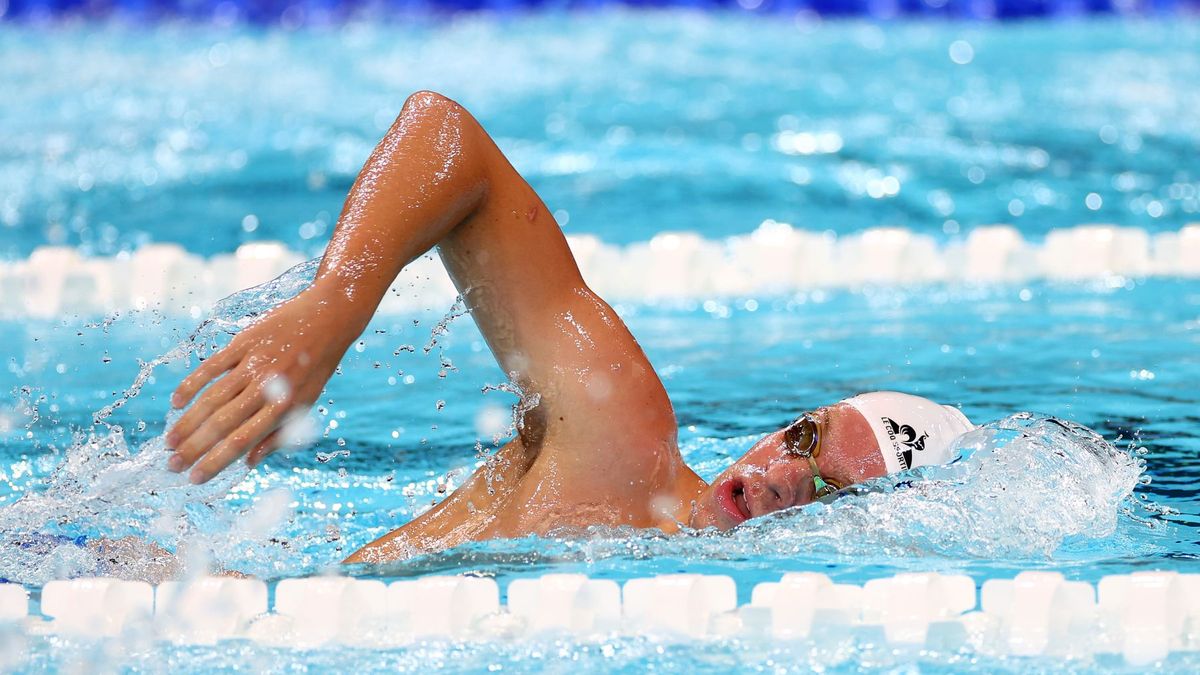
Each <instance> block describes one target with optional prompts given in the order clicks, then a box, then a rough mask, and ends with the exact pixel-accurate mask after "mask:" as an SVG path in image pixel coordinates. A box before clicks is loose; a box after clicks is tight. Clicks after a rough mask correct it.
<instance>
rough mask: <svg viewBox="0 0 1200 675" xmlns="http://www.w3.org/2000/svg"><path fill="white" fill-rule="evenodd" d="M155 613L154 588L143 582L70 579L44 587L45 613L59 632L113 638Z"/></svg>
mask: <svg viewBox="0 0 1200 675" xmlns="http://www.w3.org/2000/svg"><path fill="white" fill-rule="evenodd" d="M153 611H154V588H153V587H152V586H150V584H147V583H145V582H142V581H122V580H120V579H109V578H103V577H99V578H90V579H70V580H63V581H51V582H49V583H47V584H46V585H45V586H44V587H43V588H42V614H45V615H46V616H47V617H49V618H51V619H53V620H54V621H53V623H52V624H51V629H52V630H53V631H55V632H59V633H69V634H73V635H81V636H87V637H112V636H115V635H119V634H121V633H122V632H124V631H125V630H126V629H127V628H129V627H131V626H135V625H140V624H143V623H145V622H147V621H148V620H149V619H150V616H151V614H152V613H153Z"/></svg>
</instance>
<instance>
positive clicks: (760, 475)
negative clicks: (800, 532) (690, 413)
mask: <svg viewBox="0 0 1200 675" xmlns="http://www.w3.org/2000/svg"><path fill="white" fill-rule="evenodd" d="M813 419H814V420H815V421H816V422H817V427H818V430H819V433H820V452H819V454H818V455H817V456H816V463H817V468H818V469H819V472H820V475H821V477H822V478H823V479H825V481H826V482H828V483H830V484H833V485H835V486H836V487H846V486H847V485H851V484H854V483H859V482H862V481H864V480H867V479H869V478H876V477H878V476H882V475H884V474H885V473H887V469H886V467H885V466H884V464H883V457H882V456H881V455H880V454H879V443H878V442H877V441H876V440H875V435H874V433H872V431H871V427H870V426H868V425H867V421H866V420H865V419H864V418H863V416H862V414H861V413H859V412H858V411H857V410H855V409H854V408H852V407H850V406H849V405H847V404H845V403H838V404H836V405H832V406H827V407H825V408H820V409H818V410H816V411H815V412H814V413H813ZM784 431H785V430H784V429H780V430H779V431H775V432H773V433H770V434H767V435H766V436H763V437H762V438H761V439H759V441H758V442H757V443H755V444H754V446H753V447H752V448H750V450H748V451H747V452H746V454H745V455H742V458H741V459H739V460H738V461H736V462H734V464H733V466H730V467H729V468H728V469H726V470H725V471H724V472H723V473H721V475H719V476H717V477H716V479H715V480H713V482H712V485H711V486H710V487H709V488H708V489H707V490H705V491H704V492H702V493H701V494H700V496H699V497H698V498H697V500H696V504H695V507H694V508H693V511H692V519H691V523H690V524H691V526H692V527H695V528H697V529H699V528H704V527H714V526H715V527H717V528H718V529H721V530H728V529H730V528H733V527H736V526H737V525H740V524H742V523H743V522H745V521H746V520H748V519H750V518H756V517H758V516H761V515H765V514H767V513H772V512H774V511H778V510H780V509H786V508H788V507H791V506H798V505H801V504H808V503H809V502H812V501H815V500H816V494H815V493H816V487H815V485H814V484H813V475H812V469H811V468H810V467H809V463H808V460H806V459H803V458H800V457H797V456H796V455H795V453H793V452H789V450H788V444H787V443H786V441H785V433H784Z"/></svg>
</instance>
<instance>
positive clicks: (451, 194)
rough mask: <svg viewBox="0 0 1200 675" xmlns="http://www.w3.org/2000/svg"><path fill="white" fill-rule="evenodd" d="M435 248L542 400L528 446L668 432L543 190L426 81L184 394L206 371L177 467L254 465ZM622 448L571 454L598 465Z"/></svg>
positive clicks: (176, 437) (179, 440)
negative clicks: (336, 209) (284, 287)
mask: <svg viewBox="0 0 1200 675" xmlns="http://www.w3.org/2000/svg"><path fill="white" fill-rule="evenodd" d="M435 245H436V246H438V248H439V251H440V253H441V256H442V259H443V261H444V262H445V264H446V267H447V269H448V271H449V272H450V275H451V277H452V279H453V280H454V283H455V285H456V286H457V287H458V288H459V291H460V292H461V293H462V294H463V296H464V297H465V299H466V302H467V305H468V307H469V308H470V310H471V313H472V315H473V317H474V319H475V321H476V322H477V324H478V325H479V327H480V330H481V331H482V333H483V335H484V337H485V339H486V340H487V342H488V345H489V346H490V347H491V349H492V352H493V353H494V354H495V356H496V358H497V360H498V361H499V362H500V365H501V367H502V368H503V369H504V371H505V372H506V373H509V375H510V376H511V377H513V378H514V379H515V381H516V382H517V384H518V385H520V386H521V387H522V389H523V390H525V391H526V393H536V394H538V395H539V397H540V401H541V402H540V404H539V405H538V406H537V407H536V408H534V410H533V413H531V414H530V415H528V416H527V418H526V425H525V428H522V429H521V430H520V435H521V440H522V442H523V445H524V446H525V447H526V448H537V447H538V446H539V445H541V444H543V443H546V442H549V441H551V440H553V441H555V443H556V444H557V445H558V446H559V447H581V446H582V445H586V444H587V443H588V442H593V444H594V441H595V439H599V438H604V439H606V445H607V444H608V443H611V444H612V447H613V448H620V447H621V446H622V444H623V443H624V445H625V446H626V447H628V446H629V445H630V442H629V441H630V439H641V440H642V441H644V439H645V438H646V437H647V434H650V435H652V436H654V437H656V438H660V437H661V439H662V442H663V443H673V442H674V429H675V427H674V424H675V423H674V416H673V414H672V412H671V408H670V403H669V401H668V400H667V398H666V393H665V391H664V390H663V388H662V385H661V383H660V382H659V380H658V378H657V376H656V375H655V374H654V371H653V369H652V368H651V367H650V365H649V363H648V362H647V361H646V358H645V356H644V355H643V354H642V352H641V349H640V348H639V347H638V346H637V343H636V342H635V341H634V339H633V337H632V336H631V335H630V334H629V332H628V330H627V329H626V328H625V325H624V324H623V323H622V322H621V321H620V319H619V318H618V317H617V316H616V314H615V313H614V312H613V311H612V309H611V308H610V307H608V305H607V304H605V303H604V302H603V301H602V300H601V299H600V298H599V297H598V296H596V295H595V294H594V293H592V292H591V291H590V289H588V288H587V286H586V284H584V282H583V279H582V278H581V276H580V274H579V270H578V268H577V266H576V264H575V261H574V258H573V257H572V256H571V253H570V250H569V249H568V247H567V244H566V240H565V238H564V237H563V235H562V232H561V231H560V229H559V228H558V226H557V224H556V223H555V221H554V219H553V218H552V217H551V215H550V214H549V213H548V212H547V210H546V208H545V206H544V205H543V204H542V202H541V200H540V199H539V198H538V196H537V195H536V194H535V193H534V192H533V190H532V189H531V188H530V187H529V186H528V185H527V184H526V183H525V181H524V180H523V179H522V178H521V177H520V176H519V175H518V174H517V172H516V171H515V170H513V168H512V167H511V166H510V165H509V163H508V161H507V159H505V157H504V156H503V154H501V153H500V151H499V150H498V149H497V148H496V146H495V144H494V143H493V142H492V140H491V139H490V138H489V137H488V136H487V134H486V133H485V132H484V131H483V129H482V128H481V127H480V126H479V124H478V123H477V122H476V121H475V120H474V119H473V118H472V117H471V116H470V115H469V114H468V113H467V112H466V111H465V110H464V109H463V108H462V107H460V106H459V105H457V104H456V103H454V102H453V101H450V100H449V99H446V98H444V97H442V96H439V95H437V94H432V93H429V92H420V93H418V94H414V95H413V96H412V97H410V98H409V100H408V101H407V102H406V104H405V106H404V110H403V111H402V112H401V114H400V116H399V117H398V118H397V120H396V122H395V124H393V126H392V128H391V129H390V130H389V131H388V133H387V135H386V136H385V137H384V138H383V140H382V141H381V142H380V143H379V145H378V146H377V147H376V148H375V151H374V152H373V153H372V154H371V157H370V159H368V161H367V163H366V165H365V166H364V167H363V170H362V172H361V173H360V174H359V176H358V179H357V180H356V181H355V184H354V187H353V188H352V189H351V192H350V195H349V197H348V198H347V201H346V205H345V207H344V209H343V212H342V215H341V217H340V218H339V222H338V226H337V228H336V230H335V231H334V234H333V237H332V240H331V241H330V244H329V246H328V248H327V250H326V253H325V257H324V258H323V260H322V263H321V266H320V269H319V271H318V274H317V277H316V280H315V281H314V282H313V284H312V285H311V286H310V287H309V288H308V289H306V290H305V291H303V292H302V293H301V294H299V295H298V296H296V297H295V298H294V299H292V300H290V301H288V302H286V303H283V304H281V305H280V306H278V307H276V308H275V309H273V310H272V311H271V312H270V313H268V314H267V315H265V316H264V317H263V318H262V319H261V320H260V321H259V322H257V323H256V324H254V325H253V326H251V327H249V328H247V329H246V330H244V331H243V332H242V333H240V334H239V335H238V336H236V337H235V338H234V339H233V341H232V342H231V343H230V344H229V345H228V346H227V347H226V348H225V349H223V350H221V351H220V352H218V353H217V354H215V355H214V356H213V357H212V358H210V359H209V360H207V361H206V362H204V363H203V364H202V365H201V366H200V367H199V368H197V369H196V371H194V372H193V373H192V374H191V375H189V376H188V377H187V378H186V379H185V380H184V381H183V383H182V384H180V386H179V388H178V389H177V390H176V392H175V394H174V396H173V397H172V403H173V404H174V405H176V406H180V407H181V406H184V405H187V403H188V402H189V401H190V400H191V399H192V398H193V397H195V396H196V394H197V393H198V392H199V391H200V390H201V389H203V388H204V387H205V386H206V385H209V383H212V384H211V386H209V387H208V389H207V390H206V391H205V392H204V393H203V394H202V395H201V396H200V397H199V398H198V399H197V400H196V402H195V404H193V405H192V407H191V409H190V410H188V411H187V412H186V413H185V414H184V415H183V416H182V417H181V418H180V419H179V421H178V422H177V423H176V424H175V426H174V427H173V428H172V429H171V430H170V431H169V433H168V435H167V443H168V446H169V447H172V448H174V449H175V451H176V452H175V455H174V456H173V457H172V459H171V464H170V467H171V468H172V469H173V470H176V471H182V470H185V469H186V468H188V467H189V466H190V467H192V473H191V479H192V480H193V481H195V482H201V481H205V480H208V479H209V478H211V477H212V476H213V475H215V474H216V473H217V472H219V471H220V470H221V469H223V468H224V467H226V466H228V465H229V464H230V463H231V462H233V461H234V460H235V459H236V458H237V457H239V456H241V455H243V454H246V453H247V452H249V456H248V457H247V461H249V462H250V463H251V464H253V463H256V462H258V461H260V460H261V459H262V458H263V457H264V456H265V455H266V454H267V453H269V452H270V451H271V450H272V449H273V448H274V447H275V444H276V442H277V438H276V435H277V433H278V432H277V430H278V429H279V427H280V425H281V424H282V423H283V421H284V419H285V417H286V416H287V414H288V413H289V412H290V411H292V410H295V409H304V408H307V406H309V405H311V404H312V402H313V401H314V400H315V399H316V397H317V396H318V395H319V394H320V391H321V389H322V388H323V387H324V385H325V382H326V381H327V380H328V379H329V377H330V375H331V374H332V372H333V370H334V368H336V366H337V363H338V361H339V360H340V359H341V357H342V356H343V354H344V353H345V350H346V349H347V347H348V346H349V345H350V344H351V343H352V342H353V341H354V340H355V338H356V337H357V336H358V335H359V333H361V332H362V330H363V329H364V328H365V327H366V325H367V322H368V321H369V320H370V318H371V315H372V314H373V313H374V311H375V309H376V307H377V306H378V304H379V302H380V300H381V299H382V297H383V294H384V293H385V292H386V290H387V288H388V286H389V285H390V284H391V283H392V281H393V280H394V279H395V277H396V275H397V274H398V273H399V271H400V270H401V269H402V268H403V267H404V266H405V265H406V264H408V263H409V262H411V261H412V260H414V259H415V258H417V257H418V256H420V255H421V254H423V253H424V252H426V251H427V250H429V249H430V248H432V247H433V246H435ZM217 378H219V379H217ZM214 380H216V381H215V382H213V381H214ZM281 385H282V386H281ZM658 449H659V448H653V449H650V450H652V451H657V450H658ZM621 452H626V453H629V452H634V451H630V450H624V451H621ZM650 454H651V455H652V454H653V452H651V453H650ZM614 459H616V457H615V456H614V455H612V454H603V453H600V454H598V456H597V457H595V458H588V457H577V458H575V459H574V460H572V461H575V460H578V461H579V462H581V464H580V465H579V466H578V467H577V468H579V469H580V470H582V471H591V470H594V471H600V472H603V470H604V468H605V463H606V462H607V463H609V464H611V462H613V461H614ZM649 461H653V457H650V459H649ZM592 463H594V466H590V465H589V464H592Z"/></svg>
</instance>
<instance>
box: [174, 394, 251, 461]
mask: <svg viewBox="0 0 1200 675" xmlns="http://www.w3.org/2000/svg"><path fill="white" fill-rule="evenodd" d="M207 399H209V396H207V395H206V396H204V398H202V399H201V400H200V401H198V402H197V403H196V406H197V407H199V406H200V405H201V404H204V403H206V402H207ZM212 407H213V406H212V404H209V405H207V406H205V410H204V411H202V413H201V414H203V413H206V412H207V410H209V409H211V408H212ZM262 407H263V398H262V394H261V387H257V386H250V387H247V388H245V389H243V390H242V391H241V393H239V394H238V395H237V396H236V397H235V398H233V400H231V401H229V402H228V403H226V404H225V405H223V406H221V407H220V408H219V409H218V410H217V411H216V412H215V413H213V414H211V415H207V416H205V417H195V418H193V419H194V421H193V422H189V425H192V426H194V427H195V430H194V431H192V432H191V433H189V434H188V435H187V436H186V437H184V438H183V440H182V441H181V442H179V443H178V444H177V445H175V454H174V455H172V456H171V458H170V459H169V460H167V468H168V469H170V470H172V471H183V470H184V469H186V468H187V467H189V466H191V465H192V463H193V462H195V461H196V460H197V459H199V458H200V456H201V455H203V454H204V453H206V452H208V451H209V450H210V449H211V448H212V447H213V446H214V445H216V444H217V443H218V442H220V441H221V439H223V438H225V437H227V436H228V435H229V434H230V432H232V431H233V430H234V429H237V428H238V427H239V426H241V425H242V423H243V422H245V421H246V420H247V419H249V418H250V417H251V415H254V414H255V413H256V412H258V411H259V410H260V409H261V408H262ZM194 409H195V408H193V410H194ZM191 413H192V411H188V414H191ZM181 421H182V420H181ZM171 433H172V434H174V433H176V430H174V429H173V430H172V432H171Z"/></svg>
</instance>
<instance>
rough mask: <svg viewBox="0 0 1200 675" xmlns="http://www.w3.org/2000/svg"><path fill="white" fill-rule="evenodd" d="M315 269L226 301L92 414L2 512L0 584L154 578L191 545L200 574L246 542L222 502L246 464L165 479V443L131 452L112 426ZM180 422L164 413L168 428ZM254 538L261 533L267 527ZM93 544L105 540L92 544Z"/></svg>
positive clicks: (302, 268) (295, 289)
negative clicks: (159, 371) (57, 458)
mask: <svg viewBox="0 0 1200 675" xmlns="http://www.w3.org/2000/svg"><path fill="white" fill-rule="evenodd" d="M317 265H318V261H316V260H310V261H307V262H304V263H301V264H300V265H297V266H295V267H293V268H292V269H291V270H289V271H288V272H286V273H285V274H283V275H282V276H280V277H278V278H277V279H275V280H273V281H270V282H268V283H266V284H263V285H261V286H257V287H254V288H250V289H247V290H244V291H241V292H238V293H235V294H233V295H231V296H229V297H227V298H225V299H224V300H222V301H220V302H219V303H217V304H216V305H215V306H214V308H213V310H212V312H211V314H210V315H209V316H208V317H207V318H206V319H204V320H203V321H202V322H201V323H200V324H199V325H198V326H197V327H196V329H195V330H194V331H193V332H192V333H191V335H190V336H188V338H187V339H185V340H184V341H183V342H181V343H180V344H178V345H176V346H175V347H173V348H171V349H170V350H168V351H167V352H166V353H165V354H163V355H161V356H159V357H157V358H155V359H152V360H150V361H148V362H140V363H139V366H140V367H139V369H138V373H137V375H136V377H135V378H134V380H133V383H132V384H131V385H130V386H129V387H128V388H127V389H126V390H125V391H124V392H123V393H122V394H121V396H119V397H118V398H117V399H116V400H114V401H113V402H112V403H109V404H108V405H106V406H104V407H103V408H101V409H100V410H98V411H96V412H95V413H94V414H93V416H92V426H91V428H90V429H88V430H87V431H86V432H84V431H81V432H79V433H77V434H76V436H75V438H74V440H73V442H72V443H71V447H70V448H69V449H67V450H66V452H65V453H64V459H63V461H62V462H61V464H59V465H58V466H57V467H56V468H55V469H54V471H53V472H52V473H51V474H50V476H49V477H48V478H47V479H46V481H45V485H44V488H43V489H41V490H38V491H36V492H30V493H28V494H26V495H25V496H23V497H22V498H21V499H19V500H17V501H16V502H14V503H13V504H11V505H8V506H6V507H4V508H3V509H0V532H3V533H4V534H3V535H0V548H2V549H3V550H4V552H5V553H4V555H3V556H0V578H7V579H11V580H14V581H22V582H25V583H44V582H45V581H47V580H49V579H53V578H61V577H69V576H78V575H83V574H103V575H112V576H120V577H126V578H146V579H158V578H161V577H162V576H163V575H165V574H170V573H174V572H176V571H178V565H180V564H182V563H184V562H186V561H184V560H182V558H183V557H184V556H182V555H177V556H172V555H169V554H168V553H167V551H166V550H165V549H164V548H163V547H166V548H170V549H174V550H175V551H176V553H177V554H178V553H181V550H180V544H181V543H182V542H189V543H190V544H191V548H190V551H189V552H188V556H187V557H189V558H191V559H192V561H193V562H197V564H201V565H205V564H207V560H208V558H210V557H211V555H212V553H213V551H215V550H217V549H220V548H222V547H223V546H227V545H228V541H227V540H229V539H230V538H231V537H233V536H235V535H245V534H246V532H244V531H243V530H244V529H245V528H244V527H241V526H240V525H239V524H238V518H239V516H241V515H244V514H241V512H240V511H238V509H237V505H236V503H235V502H234V501H232V500H227V499H226V497H227V496H228V495H229V494H230V492H231V490H233V489H234V488H235V486H238V485H239V483H242V482H243V480H244V479H245V478H246V474H247V473H248V469H247V468H246V467H245V465H244V464H243V463H240V462H238V463H235V464H234V465H233V466H231V467H230V469H228V470H226V471H224V472H222V473H221V474H220V475H219V476H218V477H217V478H216V479H214V480H212V481H210V482H209V483H206V484H204V485H191V484H190V483H189V482H188V481H187V477H186V475H185V474H174V473H170V472H168V471H167V470H166V468H165V467H166V460H167V457H168V455H169V452H168V451H167V449H166V448H165V446H164V442H163V437H162V436H158V437H156V438H153V439H150V440H148V441H146V442H144V443H143V444H141V446H140V447H138V448H136V450H135V449H134V448H131V447H130V445H129V443H128V442H127V440H126V437H125V431H124V429H123V428H122V427H121V426H120V425H118V424H113V423H112V422H111V421H110V419H111V417H112V415H113V413H115V412H116V411H117V410H119V409H120V408H121V407H123V406H124V405H125V404H127V403H128V402H129V401H131V400H132V399H134V398H135V397H137V396H138V394H139V393H140V392H141V390H142V388H143V387H144V386H145V385H146V383H147V382H149V381H150V379H151V377H152V376H153V373H154V371H155V369H156V368H158V367H159V366H162V365H165V364H168V363H174V362H180V361H183V362H186V363H188V364H189V365H190V364H191V362H192V359H193V357H195V358H197V359H202V358H204V357H205V356H206V355H208V354H210V353H211V352H212V351H213V350H215V349H216V348H217V347H218V344H219V342H220V341H221V339H222V336H227V335H234V334H236V333H237V332H239V331H240V330H242V329H243V328H245V327H246V326H249V325H250V324H251V323H253V322H254V321H255V319H257V318H258V317H259V316H261V315H262V314H263V313H264V312H266V311H268V310H270V309H271V308H272V307H274V306H275V305H277V304H279V303H280V302H283V301H284V300H287V299H289V298H291V297H293V296H295V295H296V294H297V293H299V292H300V291H301V290H302V289H303V288H305V287H307V286H308V285H309V284H310V283H311V281H312V278H313V276H314V275H315V273H316V269H317ZM180 414H181V413H180V412H179V411H174V410H173V411H170V412H168V413H167V415H166V420H165V421H166V425H165V428H169V427H170V425H171V423H173V422H174V420H175V419H176V418H178V416H179V415H180ZM250 511H251V512H253V511H254V507H251V509H250ZM276 522H277V521H276ZM259 529H261V530H264V533H265V531H266V530H269V529H270V528H259ZM260 534H262V533H260ZM99 535H103V540H98V539H96V537H98V536H99ZM102 542H116V543H115V544H107V543H102Z"/></svg>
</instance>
